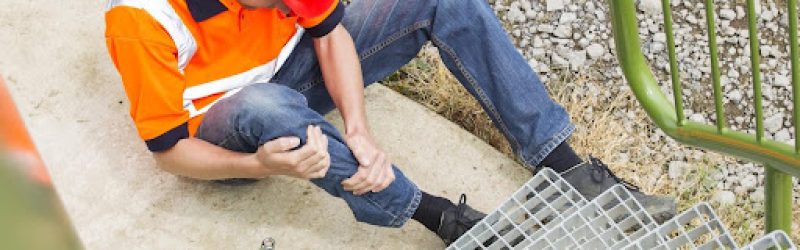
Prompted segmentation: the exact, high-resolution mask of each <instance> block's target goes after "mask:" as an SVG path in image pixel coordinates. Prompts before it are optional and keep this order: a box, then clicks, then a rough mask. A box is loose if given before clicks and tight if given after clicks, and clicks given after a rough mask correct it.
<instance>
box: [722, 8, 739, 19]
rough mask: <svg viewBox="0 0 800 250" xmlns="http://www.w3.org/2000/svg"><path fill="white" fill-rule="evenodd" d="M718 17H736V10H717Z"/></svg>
mask: <svg viewBox="0 0 800 250" xmlns="http://www.w3.org/2000/svg"><path fill="white" fill-rule="evenodd" d="M719 17H720V18H722V19H725V20H734V19H736V11H734V10H732V9H722V10H720V11H719Z"/></svg>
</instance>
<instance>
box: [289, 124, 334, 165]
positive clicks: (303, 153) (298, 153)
mask: <svg viewBox="0 0 800 250" xmlns="http://www.w3.org/2000/svg"><path fill="white" fill-rule="evenodd" d="M318 140H319V139H318V136H317V133H316V132H315V126H314V125H308V128H306V144H305V145H303V146H302V147H300V148H299V149H297V150H294V151H291V152H289V153H288V157H289V158H290V161H291V163H292V164H293V165H295V166H298V165H299V164H300V163H301V162H303V161H304V160H305V159H308V158H309V157H311V156H313V155H314V154H316V152H317V151H318V150H317V144H318V142H317V141H318ZM326 153H327V151H326Z"/></svg>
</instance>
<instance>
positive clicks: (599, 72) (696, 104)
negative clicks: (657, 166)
mask: <svg viewBox="0 0 800 250" xmlns="http://www.w3.org/2000/svg"><path fill="white" fill-rule="evenodd" d="M489 2H490V4H491V5H492V6H493V8H494V10H495V11H496V13H497V14H498V16H500V17H501V20H502V21H503V22H504V23H505V24H506V27H507V28H508V29H509V31H510V33H511V36H512V40H514V41H515V42H516V44H517V46H518V47H519V48H520V51H521V52H522V53H523V55H524V56H525V57H526V58H527V59H528V60H529V64H530V65H531V67H533V68H534V69H535V70H536V71H537V72H539V73H540V76H541V78H542V80H544V81H545V82H548V80H550V79H562V78H561V77H563V76H564V75H570V74H571V75H581V76H588V79H589V80H590V81H591V83H593V84H595V85H597V86H580V87H575V90H574V91H575V96H576V98H581V97H587V96H593V97H600V98H605V100H608V101H611V100H613V98H615V97H616V96H619V95H620V94H621V93H623V92H630V89H629V87H628V86H627V85H626V84H624V82H625V81H624V78H623V77H622V75H621V71H620V68H619V66H618V64H617V61H616V55H615V49H614V44H613V35H612V31H611V27H610V26H609V23H610V20H609V7H608V5H607V3H606V2H603V1H590V0H545V1H532V0H502V1H500V0H489ZM734 3H736V4H734ZM756 3H757V8H756V9H757V10H756V12H757V13H758V14H759V32H760V33H759V38H760V39H761V51H760V54H761V59H762V64H761V65H760V72H761V75H762V79H763V83H761V85H762V92H763V97H764V118H765V119H764V127H765V129H766V132H767V133H765V136H767V137H768V138H769V139H774V140H777V141H781V142H787V143H791V142H793V141H794V138H795V136H796V135H794V128H793V126H792V122H791V117H792V116H791V113H792V108H793V107H792V105H791V100H792V99H791V95H792V91H791V79H790V74H791V73H790V72H791V66H790V64H789V50H788V43H787V40H786V34H787V33H788V31H787V30H788V24H787V21H786V20H787V13H786V12H785V11H784V10H783V9H781V7H779V6H777V4H776V3H775V1H774V0H766V1H756ZM715 5H716V7H717V17H716V21H717V29H718V36H717V41H718V48H719V55H720V57H719V64H720V66H721V72H720V73H721V76H722V77H721V83H722V86H723V88H722V90H723V92H724V93H722V94H723V96H724V100H723V101H724V107H725V114H726V121H725V122H726V124H728V125H729V126H730V127H731V128H732V129H734V130H739V131H742V132H747V133H755V120H754V117H755V115H754V112H755V111H754V107H753V99H754V93H753V90H752V82H751V81H752V80H751V72H752V71H753V70H752V69H751V67H750V60H749V57H750V49H749V40H748V37H749V32H748V30H747V27H746V26H747V22H746V11H745V9H744V8H743V7H742V6H743V4H741V3H738V2H736V1H733V0H720V1H715ZM661 7H662V6H661V1H660V0H638V1H637V9H638V10H639V11H640V13H641V14H642V15H639V18H640V19H639V33H640V37H641V41H642V50H643V52H644V54H645V56H646V59H647V60H648V61H649V63H650V65H651V69H652V70H653V73H654V75H655V76H656V77H657V78H658V80H659V82H660V83H661V85H662V89H663V90H664V92H665V93H666V94H667V96H668V97H669V99H672V88H671V85H670V79H669V75H670V66H669V63H668V62H669V57H668V56H667V53H666V42H667V36H668V34H666V33H665V32H664V29H663V26H662V25H661V23H662V22H663V21H662V20H663V16H662V14H661V9H662V8H661ZM671 8H672V13H673V20H674V25H673V29H674V31H675V32H674V33H675V34H674V41H675V44H676V47H675V50H676V54H677V57H678V59H679V68H678V72H679V74H680V79H681V82H682V84H683V94H684V104H683V106H684V108H685V109H686V115H687V117H688V118H689V120H691V121H696V122H703V123H713V122H715V120H716V116H715V115H714V94H713V90H712V88H711V75H712V71H711V67H710V56H709V53H708V47H707V44H708V36H707V34H706V33H705V31H706V28H705V24H706V17H705V6H704V3H703V2H702V1H691V0H672V1H671ZM572 112H573V113H576V112H578V114H579V115H574V117H573V119H583V120H584V122H585V123H591V122H592V120H591V119H592V117H593V116H592V110H586V111H572ZM636 112H641V107H640V106H639V105H638V104H633V105H630V106H628V107H625V108H623V109H621V110H616V111H615V113H614V114H615V117H614V119H616V120H618V121H621V122H622V124H623V127H625V128H626V130H628V131H632V133H636V134H638V135H641V136H643V137H645V138H649V141H650V142H651V143H648V144H647V145H645V146H642V148H635V149H630V150H626V151H623V152H619V153H620V154H623V155H625V159H630V160H631V161H635V160H637V159H639V160H640V158H641V157H659V158H658V159H660V160H658V161H656V162H662V164H664V165H663V168H664V169H665V170H667V171H666V174H667V176H668V177H669V178H670V179H673V180H677V179H681V177H683V176H686V175H690V174H692V173H695V172H696V170H697V167H696V166H700V165H711V166H713V169H712V170H713V171H712V173H710V177H711V178H712V179H714V180H715V181H716V183H715V184H713V185H716V187H717V193H715V194H714V196H713V200H714V201H716V202H719V203H721V204H732V203H734V202H736V199H737V195H738V197H739V198H741V199H750V200H751V201H753V202H761V201H763V185H764V182H763V179H764V169H763V168H762V167H761V166H757V165H754V164H752V163H749V162H748V161H744V160H736V159H735V158H732V157H725V158H723V157H716V158H714V160H713V161H711V162H709V161H708V159H707V156H708V154H706V153H705V152H704V151H703V150H699V149H691V148H689V147H685V146H683V145H681V144H679V143H677V142H675V141H674V140H672V139H669V138H668V137H667V136H666V135H664V133H663V132H661V131H660V130H657V129H656V130H652V129H650V128H649V127H648V126H649V124H643V122H641V121H639V120H637V118H636V115H635V113H636ZM654 161H655V160H654ZM659 171H660V170H659ZM795 187H796V188H795V189H796V191H795V194H800V185H796V186H795ZM795 198H796V199H797V201H798V202H800V196H797V195H796V196H795Z"/></svg>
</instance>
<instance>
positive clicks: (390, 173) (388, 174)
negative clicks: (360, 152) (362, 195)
mask: <svg viewBox="0 0 800 250" xmlns="http://www.w3.org/2000/svg"><path fill="white" fill-rule="evenodd" d="M382 169H383V170H384V175H383V179H382V180H383V181H382V182H380V183H378V184H377V185H375V187H374V188H372V190H370V191H372V192H375V193H377V192H380V191H383V190H384V189H386V188H387V187H389V185H391V184H392V182H394V179H395V176H394V169H393V168H392V162H391V160H390V159H388V157H387V159H386V166H384V167H383V168H382Z"/></svg>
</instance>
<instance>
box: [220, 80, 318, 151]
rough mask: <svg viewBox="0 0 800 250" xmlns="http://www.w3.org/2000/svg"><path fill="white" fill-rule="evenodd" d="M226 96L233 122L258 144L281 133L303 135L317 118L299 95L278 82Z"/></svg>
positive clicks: (240, 130) (316, 121)
mask: <svg viewBox="0 0 800 250" xmlns="http://www.w3.org/2000/svg"><path fill="white" fill-rule="evenodd" d="M230 98H231V100H228V101H230V102H234V103H235V105H233V106H235V110H231V112H232V113H233V117H232V118H233V119H234V120H235V122H233V124H235V126H236V129H237V130H238V131H239V133H242V134H244V135H247V136H250V137H251V138H249V139H251V140H256V141H252V142H251V143H256V144H258V145H260V144H261V143H264V142H266V141H268V140H270V139H272V138H277V137H282V136H298V137H301V138H304V137H305V136H304V135H305V127H306V126H308V125H309V124H314V123H318V122H319V121H318V120H321V118H320V116H319V115H318V114H316V113H314V111H313V110H311V109H309V108H308V106H307V102H306V99H305V97H304V96H303V95H302V94H300V93H298V92H297V91H295V90H293V89H290V88H287V87H285V86H282V85H278V84H271V83H270V84H257V85H253V86H249V87H246V88H244V89H242V90H241V91H240V92H239V93H237V94H236V95H234V96H231V97H230Z"/></svg>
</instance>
